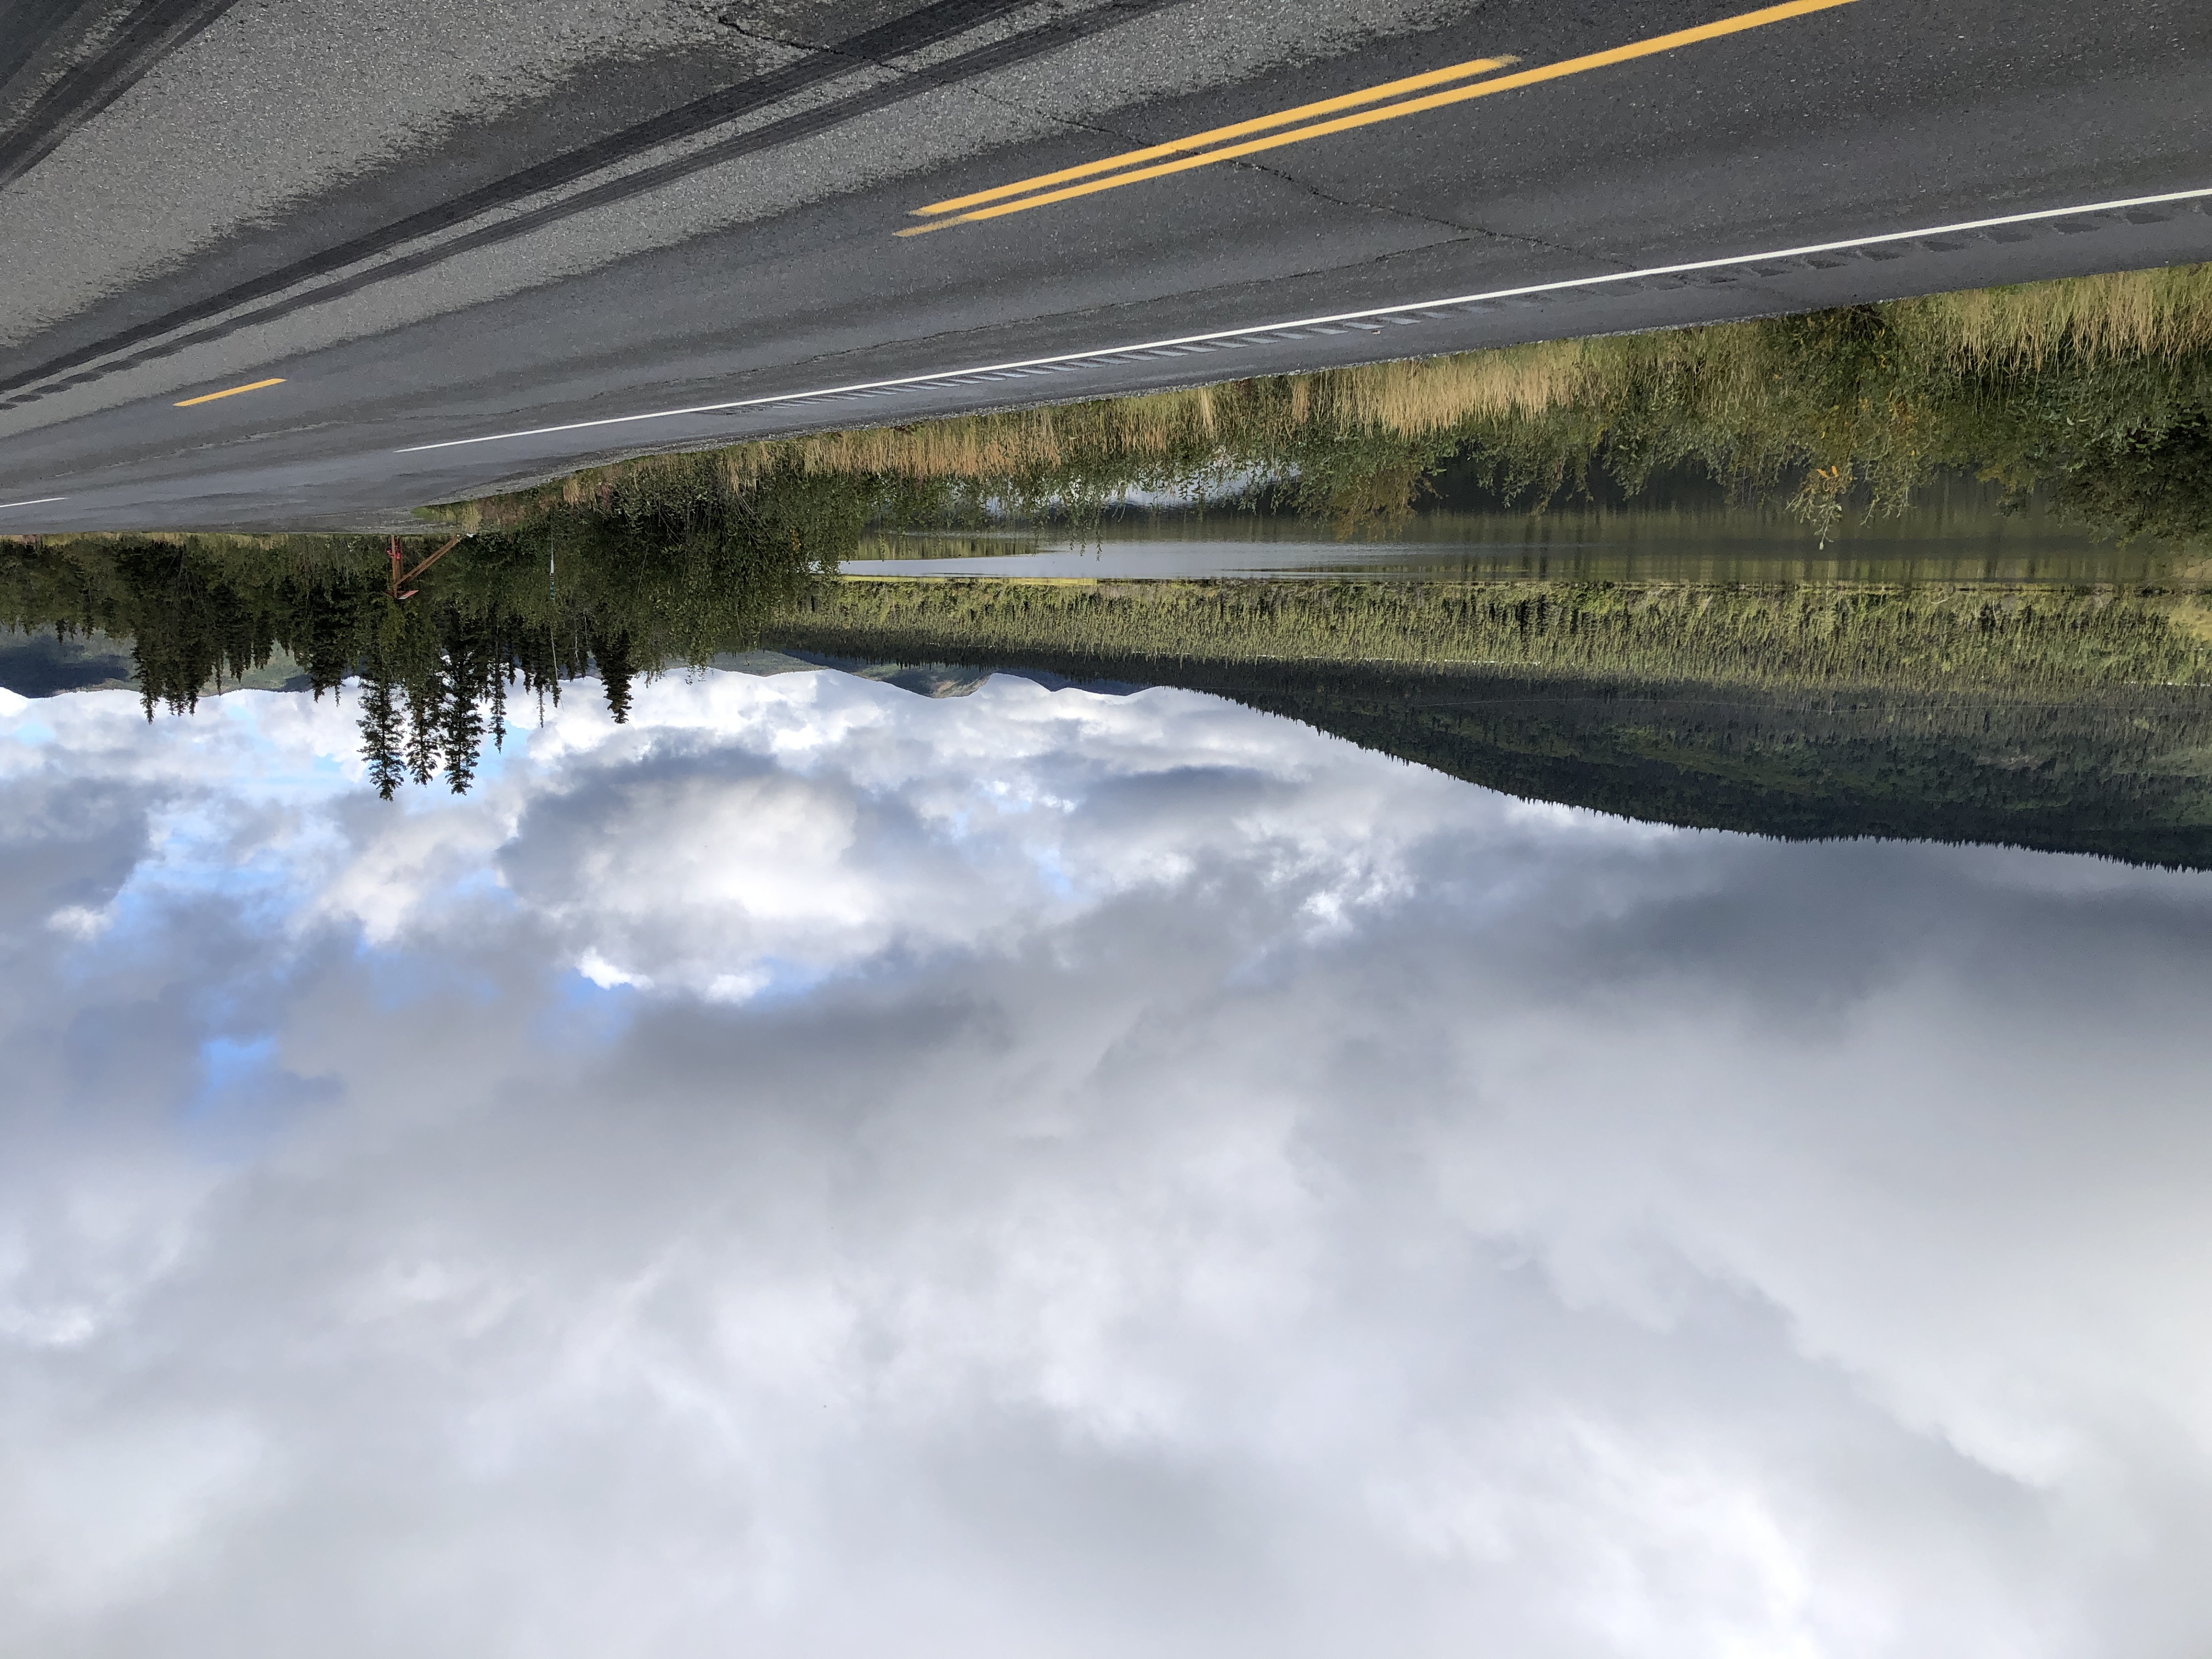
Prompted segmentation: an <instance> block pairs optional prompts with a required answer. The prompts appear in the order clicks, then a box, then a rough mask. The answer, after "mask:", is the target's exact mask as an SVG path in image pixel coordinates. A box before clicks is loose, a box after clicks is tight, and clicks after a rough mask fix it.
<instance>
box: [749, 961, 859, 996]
mask: <svg viewBox="0 0 2212 1659" xmlns="http://www.w3.org/2000/svg"><path fill="white" fill-rule="evenodd" d="M835 975H836V969H830V968H824V967H822V966H819V965H818V964H817V963H811V962H793V961H792V960H791V959H790V958H789V957H758V958H757V959H756V960H755V961H754V962H753V963H751V964H750V965H749V966H748V967H747V968H746V969H745V971H744V974H742V975H736V976H735V977H737V978H739V979H741V980H742V981H744V998H743V1001H744V1005H745V1006H747V1007H749V1008H775V1007H787V1006H790V1005H791V1004H793V1003H796V1002H802V1001H804V1000H805V999H806V998H808V997H810V996H811V995H812V994H814V993H815V992H816V991H818V990H820V989H821V988H822V987H823V985H825V984H827V983H828V982H829V981H830V980H831V979H832V978H833V977H835Z"/></svg>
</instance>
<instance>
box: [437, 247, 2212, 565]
mask: <svg viewBox="0 0 2212 1659" xmlns="http://www.w3.org/2000/svg"><path fill="white" fill-rule="evenodd" d="M1453 461H1457V462H1459V463H1460V464H1461V465H1462V467H1463V468H1471V469H1472V470H1473V471H1474V473H1476V474H1477V475H1478V476H1480V477H1483V478H1485V479H1486V481H1487V482H1488V483H1489V485H1490V487H1491V488H1492V489H1493V490H1494V491H1495V493H1496V495H1497V496H1498V499H1499V500H1500V501H1504V502H1507V503H1515V504H1518V505H1520V506H1522V507H1531V508H1536V507H1541V506H1543V505H1544V504H1545V503H1546V502H1547V501H1553V500H1554V499H1558V498H1559V497H1561V496H1563V495H1572V494H1574V493H1575V492H1576V491H1577V489H1580V488H1582V487H1583V486H1585V485H1586V484H1587V483H1588V482H1589V480H1591V479H1593V478H1595V477H1605V478H1607V479H1609V480H1611V481H1612V483H1613V484H1615V485H1617V486H1618V487H1620V489H1625V490H1626V491H1627V492H1629V493H1630V494H1631V495H1633V494H1635V493H1636V492H1638V491H1639V490H1640V489H1642V488H1643V487H1644V484H1645V483H1647V482H1648V481H1649V480H1650V479H1651V478H1653V477H1655V476H1660V475H1664V474H1671V473H1677V472H1680V471H1681V470H1683V469H1685V468H1689V469H1695V470H1702V471H1704V472H1705V473H1706V474H1708V475H1710V476H1711V477H1713V478H1716V479H1717V480H1720V481H1722V482H1723V483H1726V484H1727V485H1729V487H1730V488H1731V489H1735V490H1736V491H1737V492H1738V493H1739V494H1741V495H1744V496H1746V497H1754V496H1759V497H1773V496H1777V495H1778V496H1780V497H1781V498H1783V499H1785V500H1786V501H1788V502H1789V503H1790V506H1791V507H1792V508H1793V510H1795V511H1796V512H1797V513H1799V514H1801V515H1802V516H1803V517H1804V518H1806V519H1807V520H1810V521H1811V522H1813V523H1814V524H1815V525H1817V526H1824V527H1825V526H1829V525H1832V524H1833V523H1834V522H1835V521H1836V520H1838V518H1839V517H1840V516H1841V514H1842V513H1843V511H1844V507H1845V505H1846V503H1847V502H1854V501H1855V502H1857V503H1859V504H1860V505H1862V506H1865V507H1871V508H1872V509H1873V510H1875V511H1876V512H1883V511H1890V510H1895V509H1899V508H1901V507H1904V506H1905V504H1906V503H1907V502H1908V501H1909V500H1910V498H1911V492H1912V490H1913V489H1915V488H1916V487H1917V485H1918V484H1920V483H1922V482H1923V481H1924V480H1925V479H1926V478H1928V477H1929V476H1930V474H1931V473H1932V472H1934V471H1936V470H1938V469H1943V470H1951V469H1964V470H1966V471H1973V472H1977V473H1979V474H1982V475H1983V476H1985V477H1990V478H1993V479H1995V480H1997V481H1998V482H2000V483H2002V484H2003V485H2004V487H2005V488H2006V489H2008V490H2009V491H2011V492H2013V494H2014V495H2015V496H2017V497H2020V498H2023V499H2024V498H2025V496H2026V495H2027V492H2028V491H2030V490H2039V491H2041V492H2042V493H2044V494H2045V495H2047V496H2049V497H2050V498H2051V499H2052V500H2053V501H2055V502H2056V503H2057V507H2058V510H2060V511H2061V512H2063V513H2070V514H2073V515H2075V517H2077V518H2079V519H2080V520H2082V521H2083V522H2085V523H2087V524H2088V525H2090V526H2093V527H2095V528H2097V529H2099V530H2100V531H2105V532H2111V533H2112V534H2115V535H2120V536H2148V537H2153V538H2162V539H2165V540H2168V541H2182V542H2186V541H2191V540H2201V539H2203V538H2206V537H2208V536H2212V266H2208V265H2191V266H2180V267H2175V268H2172V269H2169V270H2154V271H2136V272H2124V273H2119V274H2117V275H2113V276H2098V277H2084V278H2074V279H2068V280H2065V281H2061V282H2052V283H2030V284H2025V285H2022V286H2019V287H2015V288H2005V289H1979V290H1973V291H1970V292H1966V293H1961V294H1952V295H1933V296H1929V297H1926V298H1921V299H1913V300H1902V301H1893V302H1888V303H1885V304H1880V305H1869V306H1857V307H1846V308H1844V309H1840V310H1833V311H1825V312H1816V313H1808V314H1806V315H1802V316H1797V317H1788V318H1778V319H1768V320H1764V321H1758V322H1747V323H1731V324H1723V325H1715V326H1711V327H1702V328H1684V329H1673V330H1666V331H1657V332H1653V333H1649V334H1642V335H1632V336H1623V337H1607V338H1603V339H1593V340H1566V341H1555V342H1550V343H1542V344H1536V345H1528V346H1521V347H1514V348H1510V349H1504V350H1498V351H1485V352H1472V353H1467V354H1463V355H1461V356H1451V357H1442V358H1432V359H1425V360H1421V361H1413V362H1396V363H1384V364H1379V365H1375V366H1372V367H1370V368H1353V369H1345V370H1335V371H1330V372H1328V373H1323V374H1308V375H1289V376H1278V377H1271V378H1267V379H1261V380H1242V381H1235V382H1231V383H1229V384H1226V385H1222V386H1208V387H1199V388H1194V389H1191V390H1188V391H1182V392H1168V393H1163V394H1159V395H1157V396H1152V397H1145V398H1120V399H1110V400H1104V401H1099V402H1092V403H1080V404H1066V405H1062V406H1059V407H1051V408H1042V409H1030V410H1012V411H1008V412H1006V413H1002V414H996V415H987V416H971V417H966V418H963V419H957V420H947V421H933V422H917V423H915V424H911V425H907V426H900V427H894V428H872V429H864V430H856V431H850V432H836V433H829V434H823V435H815V436H810V437H802V438H791V439H781V440H774V441H765V442H758V443H749V444H741V445H737V446H734V447H730V448H726V449H722V450H718V451H714V452H712V453H710V454H709V455H708V456H706V457H705V458H703V465H705V467H706V469H707V471H708V474H710V475H711V476H713V477H715V478H716V479H718V480H719V483H720V487H721V488H723V489H726V490H729V491H732V492H734V493H739V494H742V493H743V492H744V491H746V490H748V489H751V488H753V487H754V485H755V484H756V483H757V480H758V479H760V478H762V477H769V476H774V475H776V474H778V473H781V472H785V471H793V470H795V471H799V472H801V473H804V474H807V475H810V476H819V477H832V478H837V479H841V480H844V481H846V482H847V483H848V485H849V486H850V487H851V488H853V489H855V490H856V491H858V492H860V494H863V495H866V496H868V497H869V498H870V500H871V502H872V511H874V512H876V513H878V514H883V515H887V516H890V517H891V518H894V519H901V520H916V519H927V518H931V517H935V518H937V519H939V520H947V521H953V522H957V521H960V520H963V519H971V520H972V519H973V518H975V517H976V516H977V515H979V514H981V513H983V512H984V511H985V510H986V509H991V510H997V511H1012V512H1013V513H1018V514H1050V513H1074V514H1076V515H1078V516H1081V515H1084V514H1086V513H1095V512H1097V511H1098V510H1099V509H1100V508H1102V507H1103V506H1105V505H1106V504H1108V503H1109V502H1111V501H1114V500H1115V499H1117V498H1118V497H1120V496H1121V495H1123V494H1125V493H1126V492H1127V491H1130V490H1146V491H1153V492H1169V493H1176V492H1180V493H1184V494H1194V493H1198V492H1202V491H1209V490H1215V489H1221V488H1223V487H1225V486H1234V487H1237V488H1240V489H1243V490H1244V491H1245V492H1246V494H1247V495H1248V497H1249V498H1250V499H1251V500H1253V501H1255V502H1258V503H1261V504H1265V505H1271V506H1275V507H1282V508H1285V509H1287V510H1290V511H1293V512H1297V513H1308V514H1313V515H1317V516H1322V517H1326V518H1328V519H1330V520H1334V522H1335V523H1336V524H1337V525H1338V526H1339V527H1340V529H1346V530H1349V529H1352V528H1356V527H1358V526H1361V525H1364V524H1365V525H1371V524H1374V523H1376V522H1378V521H1379V522H1385V523H1387V522H1388V521H1389V520H1392V519H1393V518H1395V517H1397V516H1399V515H1402V514H1403V513H1407V511H1409V510H1411V509H1412V507H1413V506H1414V505H1415V504H1416V503H1417V501H1419V497H1420V495H1421V492H1422V490H1423V489H1424V487H1425V483H1426V482H1427V481H1428V480H1429V479H1431V477H1434V476H1435V474H1436V473H1437V471H1438V470H1439V469H1440V468H1441V467H1443V466H1444V465H1446V464H1447V463H1450V462H1453ZM701 465H702V458H696V457H678V458H666V457H653V458H647V459H641V460H636V461H631V462H625V463H623V464H621V465H617V466H613V467H608V468H602V469H599V470H596V471H590V472H585V473H580V474H578V475H576V476H575V477H572V478H570V479H568V480H565V481H563V482H562V483H558V484H554V485H549V486H546V487H545V488H544V489H535V490H529V491H524V492H520V493H519V494H516V495H507V496H500V497H494V498H489V499H486V500H483V501H474V502H465V503H457V504H454V505H453V506H451V507H445V508H440V509H435V510H436V511H438V512H439V513H442V514H443V515H444V516H446V517H447V518H450V519H452V520H455V521H457V522H459V523H462V524H465V525H469V526H518V525H525V524H532V523H535V522H538V520H542V519H543V518H544V516H545V515H546V514H547V513H550V512H551V511H553V510H554V509H555V508H556V507H579V506H584V505H586V504H590V503H594V502H602V501H607V500H611V499H612V497H613V495H615V494H617V493H618V492H619V491H620V490H621V489H624V488H634V487H635V481H636V480H638V479H640V478H642V477H654V476H657V475H661V474H668V475H670V476H672V477H678V478H686V479H688V478H695V477H699V476H702V475H701V472H700V470H699V469H700V467H701Z"/></svg>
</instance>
